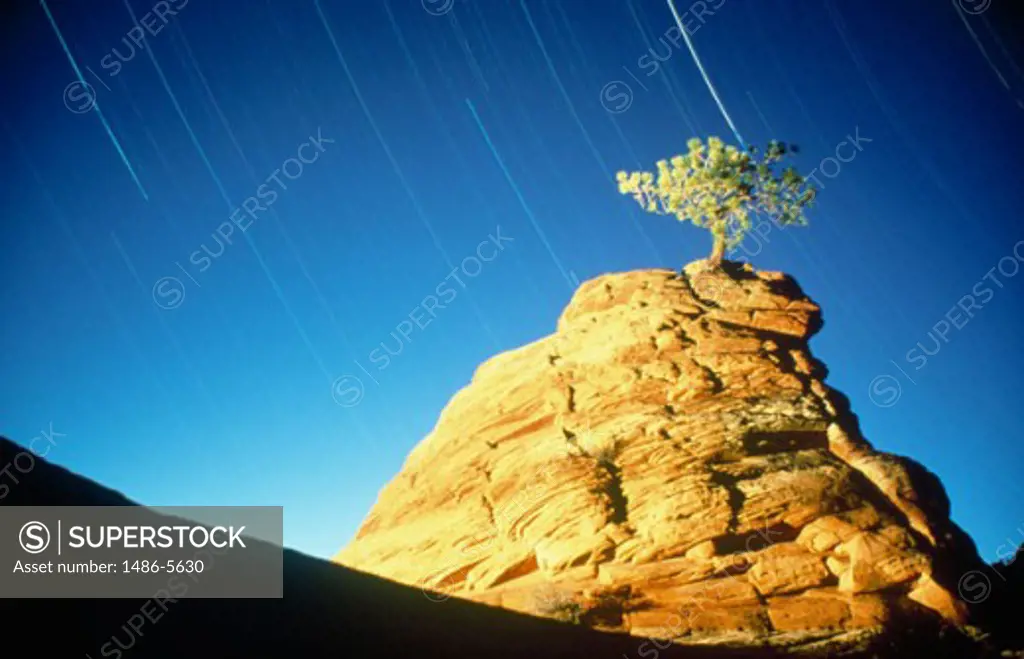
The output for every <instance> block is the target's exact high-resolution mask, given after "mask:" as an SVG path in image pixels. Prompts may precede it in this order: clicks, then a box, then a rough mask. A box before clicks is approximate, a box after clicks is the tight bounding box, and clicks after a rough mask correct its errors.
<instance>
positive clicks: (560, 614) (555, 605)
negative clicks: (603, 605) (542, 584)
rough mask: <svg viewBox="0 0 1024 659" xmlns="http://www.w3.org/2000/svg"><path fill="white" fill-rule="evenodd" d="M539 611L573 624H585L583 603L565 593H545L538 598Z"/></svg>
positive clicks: (546, 615) (549, 616)
mask: <svg viewBox="0 0 1024 659" xmlns="http://www.w3.org/2000/svg"><path fill="white" fill-rule="evenodd" d="M537 612H538V613H540V614H541V615H542V616H545V617H548V618H553V619H555V620H558V621H560V622H567V623H570V624H573V625H582V624H583V615H584V613H585V611H584V610H583V605H582V604H580V603H579V602H578V601H577V600H576V599H574V598H573V597H572V596H570V595H566V594H564V593H545V594H543V595H540V596H538V598H537Z"/></svg>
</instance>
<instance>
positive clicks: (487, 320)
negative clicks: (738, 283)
mask: <svg viewBox="0 0 1024 659" xmlns="http://www.w3.org/2000/svg"><path fill="white" fill-rule="evenodd" d="M1012 4H1014V3H1013V2H1012V0H953V1H947V0H940V1H935V0H906V1H904V2H876V1H864V0H861V1H858V2H841V1H840V0H807V1H806V2H800V3H796V2H787V1H785V0H772V1H768V0H765V1H758V2H753V1H751V0H707V1H706V2H696V3H693V4H690V3H688V2H687V0H677V2H676V5H677V8H678V10H679V13H680V18H681V20H682V22H683V23H684V28H685V29H686V30H687V33H688V36H689V37H690V38H691V40H692V42H693V45H694V47H695V49H696V51H697V53H698V54H699V56H700V60H701V61H702V63H703V65H704V67H705V70H706V72H707V74H708V77H709V78H710V80H711V81H712V82H713V84H714V87H715V89H716V90H717V92H718V94H719V96H720V100H721V103H722V108H724V109H725V110H726V112H727V114H728V116H729V118H731V120H732V121H733V122H734V124H735V127H736V129H737V131H738V132H739V133H741V134H742V138H743V139H744V140H745V141H747V142H749V143H751V144H761V145H763V144H764V143H766V142H767V141H768V140H770V139H780V140H784V141H786V142H794V143H796V144H798V145H799V146H800V147H801V150H800V154H799V155H798V156H797V158H796V160H795V164H796V165H797V166H798V167H799V168H800V169H801V170H803V171H805V172H814V173H815V175H816V176H817V180H818V182H820V184H821V185H820V187H821V192H820V195H819V203H818V205H817V206H816V207H815V208H814V209H813V210H811V211H810V212H809V218H810V226H809V227H807V228H794V229H787V230H785V231H781V230H778V229H775V230H773V231H772V232H771V233H770V234H767V235H766V236H760V237H759V236H753V237H751V238H749V239H748V241H747V242H746V243H744V247H743V248H742V250H741V252H739V253H736V254H734V255H733V256H734V258H737V257H743V258H745V259H746V260H749V261H751V262H752V263H754V264H755V265H756V266H757V267H759V268H762V269H778V270H784V271H786V272H788V273H790V274H792V275H793V276H794V277H796V278H797V280H798V281H799V282H800V283H801V285H802V286H803V288H804V290H805V291H806V292H807V293H808V294H809V295H810V296H811V297H813V298H814V299H815V300H816V301H817V302H818V303H820V304H821V305H822V307H823V309H824V315H825V326H824V329H823V330H822V331H821V333H820V334H819V335H818V336H817V337H815V338H814V339H813V341H812V349H813V351H814V353H815V355H816V356H817V357H818V358H819V359H821V360H822V361H824V362H825V363H826V364H827V365H828V366H829V370H830V374H829V377H828V383H829V384H830V385H831V386H833V387H835V388H837V389H839V390H840V391H843V392H844V393H846V394H847V395H848V396H849V397H850V399H851V401H852V405H853V409H854V411H855V412H856V413H857V414H858V415H859V417H860V421H861V425H862V429H863V431H864V434H865V436H866V437H867V438H868V439H869V440H870V441H872V442H873V443H874V444H875V446H876V447H878V448H879V449H881V450H884V451H890V452H894V453H899V454H905V455H909V456H912V457H913V458H915V459H916V460H918V461H920V462H922V463H923V464H924V465H926V466H927V467H928V468H929V469H931V470H932V471H934V472H936V473H937V474H938V475H939V476H940V477H941V479H942V481H943V482H944V484H945V486H946V488H947V490H948V493H949V496H950V499H951V500H952V502H953V517H954V519H955V521H957V522H958V523H959V524H961V525H962V526H963V527H964V528H965V529H966V530H967V531H968V532H969V533H970V534H971V535H972V536H973V537H974V538H975V540H976V542H977V544H978V549H979V551H980V553H981V554H982V555H983V556H984V557H985V558H987V559H994V558H997V557H1000V556H1007V555H1009V552H1010V547H1012V546H1015V545H1016V544H1019V543H1020V542H1022V541H1024V503H1022V502H1024V481H1022V478H1021V475H1022V473H1024V442H1022V437H1021V432H1020V429H1019V427H1020V426H1019V419H1020V408H1018V407H1017V405H1018V404H1019V400H1020V393H1019V392H1020V391H1021V389H1022V386H1024V375H1022V373H1024V351H1022V350H1021V349H1020V336H1019V334H1020V332H1019V327H1020V320H1021V318H1022V311H1024V302H1022V300H1024V296H1022V293H1024V274H1021V272H1020V270H1021V268H1022V267H1024V265H1022V261H1024V242H1021V241H1022V240H1024V229H1022V228H1021V222H1020V220H1019V216H1018V215H1017V213H1018V212H1019V210H1020V208H1021V202H1024V196H1022V192H1021V166H1020V164H1019V160H1018V159H1019V158H1020V154H1021V152H1022V147H1024V128H1022V126H1024V123H1022V119H1024V71H1022V65H1024V53H1022V52H1021V45H1020V44H1019V43H1018V42H1017V41H1015V40H1014V38H1013V36H1014V35H1017V36H1019V34H1021V33H1022V32H1024V31H1022V29H1021V27H1020V25H1019V24H1014V23H1013V21H1012V20H1011V19H1012V17H1011V16H1010V15H1009V14H1010V10H1009V7H1010V5H1012ZM4 11H5V12H6V14H5V16H4V19H3V21H2V23H3V27H2V28H0V29H2V37H3V38H2V40H0V44H2V45H0V48H2V49H3V58H2V60H0V62H2V63H0V89H2V90H3V95H4V99H5V102H4V103H3V105H2V106H0V204H2V205H0V208H2V217H3V223H2V229H0V240H2V244H3V246H4V248H5V258H4V264H3V268H4V272H3V275H4V276H3V284H2V286H0V309H2V310H3V313H4V322H3V323H2V328H0V342H2V343H0V355H2V363H0V368H2V373H3V378H2V380H0V432H3V433H4V434H5V435H7V436H10V437H11V438H13V439H15V440H16V441H19V442H22V443H27V442H29V441H30V440H31V439H32V438H34V437H37V436H41V434H42V433H43V432H44V431H45V432H46V433H47V434H48V435H49V436H50V437H52V438H53V443H52V444H49V443H47V444H46V445H47V446H50V447H51V448H50V449H49V452H48V454H47V456H46V457H47V458H48V459H50V460H53V461H55V462H57V463H58V464H61V465H64V466H67V467H69V468H71V469H73V470H76V471H79V472H81V473H83V474H85V475H88V476H89V477H91V478H94V479H96V480H98V481H100V482H102V483H104V484H106V485H109V486H111V487H115V488H117V489H120V490H121V491H123V492H124V493H125V494H127V495H128V496H130V497H132V498H134V499H136V500H139V501H142V502H145V503H148V504H154V505H200V504H209V505H244V504H251V505H284V506H285V520H286V522H285V523H286V529H285V531H286V532H285V539H286V542H287V543H288V544H289V545H291V546H293V547H296V548H298V549H300V550H303V551H307V552H310V553H313V554H316V555H320V556H329V555H331V554H333V553H334V552H335V551H336V550H337V549H338V548H340V547H341V546H342V545H343V544H344V543H345V542H346V541H347V540H348V539H349V537H351V535H352V533H353V532H354V531H355V529H356V527H357V525H358V523H359V521H360V520H361V519H362V517H363V515H364V514H365V513H366V512H367V511H368V510H369V508H370V506H371V504H372V503H373V501H374V499H375V497H376V495H377V493H378V491H379V490H380V488H381V487H382V486H383V485H384V484H385V483H386V482H387V480H388V479H390V478H391V477H392V476H393V475H394V474H395V473H397V471H398V470H399V468H400V466H401V463H402V460H403V459H404V457H405V455H406V454H407V453H408V452H409V450H410V449H411V448H412V446H414V445H415V444H416V443H417V442H418V441H419V440H420V439H421V438H422V437H423V436H424V435H425V434H426V433H428V432H429V431H430V429H431V428H432V426H433V424H434V422H435V421H436V419H437V416H438V414H439V412H440V411H441V409H442V408H443V406H444V405H445V403H446V402H447V400H448V399H449V398H450V397H451V396H452V395H453V394H454V393H455V392H456V391H457V390H458V389H460V388H461V387H463V386H465V385H466V384H467V383H468V381H469V379H470V377H471V376H472V373H473V370H474V369H475V367H476V366H477V365H478V364H479V363H480V362H482V361H483V360H485V359H486V358H487V357H489V356H491V355H493V354H495V353H497V352H501V351H504V350H508V349H511V348H514V347H517V346H519V345H522V344H524V343H526V342H529V341H532V340H535V339H537V338H540V337H542V336H544V335H546V334H548V333H550V332H552V331H553V330H554V327H555V322H556V320H557V317H558V315H559V313H560V312H561V310H562V309H563V308H564V306H565V305H566V304H567V302H568V300H569V298H570V296H571V293H572V290H573V289H574V288H575V286H576V282H578V281H584V280H586V279H589V278H592V277H595V276H598V275H600V274H602V273H607V272H615V271H624V270H630V269H637V268H651V267H668V268H679V267H680V266H682V265H684V264H685V263H688V262H690V261H692V260H694V259H697V258H702V257H704V256H706V255H707V253H708V251H709V248H710V239H709V237H708V235H707V234H706V233H705V232H702V231H699V230H698V229H695V228H693V227H692V226H684V225H681V224H679V223H678V222H676V221H675V220H673V219H670V218H665V217H657V216H654V215H647V214H644V213H641V212H640V209H639V208H638V207H637V205H636V204H635V202H634V201H633V200H632V199H630V198H628V197H625V196H622V195H620V194H619V193H618V191H617V189H616V186H615V183H614V175H615V173H616V172H617V171H618V170H623V169H625V170H635V169H651V168H652V167H653V164H654V162H655V161H656V160H658V159H661V158H665V157H670V156H672V155H675V154H676V153H679V152H681V151H685V149H686V146H685V145H686V141H687V140H688V139H689V138H691V137H695V136H696V137H707V136H709V135H717V136H720V137H722V138H723V139H726V140H728V141H730V142H733V143H735V142H736V137H735V136H734V134H733V132H732V130H731V129H730V127H729V125H728V123H727V121H726V115H725V114H723V112H722V108H720V107H719V106H718V104H716V102H715V99H714V98H713V97H712V95H711V93H710V90H709V88H708V86H707V84H706V83H705V80H704V79H703V78H702V76H701V73H700V71H699V70H698V67H697V65H696V63H695V60H694V58H693V57H692V55H691V53H690V52H689V50H688V49H687V47H686V44H685V43H684V40H683V39H681V38H680V32H679V30H678V28H676V27H674V26H675V22H674V19H673V16H672V14H671V12H670V10H669V7H668V5H667V4H666V3H665V2H663V1H662V0H622V1H618V0H616V1H613V0H597V1H594V0H591V1H584V0H487V1H484V0H436V1H430V0H423V1H422V2H420V0H379V1H374V2H348V1H343V0H249V1H247V2H232V1H228V0H220V1H218V2H211V1H209V0H206V1H204V0H167V1H166V2H156V3H150V2H148V0H147V1H146V2H144V1H143V0H127V2H126V0H92V1H90V2H72V1H70V0H68V1H63V2H62V1H59V0H51V1H50V2H48V3H47V4H45V5H44V4H42V3H35V2H28V1H22V2H13V3H8V4H7V7H6V9H5V10H4ZM428 298H431V300H428ZM425 304H426V306H428V307H429V312H425V311H424V310H423V309H424V305H425ZM1015 401H1018V402H1015ZM37 445H39V446H43V444H37Z"/></svg>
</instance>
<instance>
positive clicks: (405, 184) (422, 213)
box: [313, 0, 500, 347]
mask: <svg viewBox="0 0 1024 659" xmlns="http://www.w3.org/2000/svg"><path fill="white" fill-rule="evenodd" d="M313 4H314V5H315V6H316V11H317V14H318V15H319V16H320V22H321V23H323V26H324V29H325V30H326V31H327V36H328V38H329V39H330V41H331V45H332V46H334V53H335V54H336V55H337V56H338V61H339V62H340V63H341V68H342V70H343V71H344V72H345V77H346V78H347V79H348V82H349V85H350V86H351V87H352V91H353V93H354V94H355V97H356V100H357V101H358V102H359V107H360V108H362V111H363V115H364V116H365V117H366V120H367V121H368V122H369V124H370V127H371V128H372V129H373V133H374V135H375V136H376V137H377V141H378V142H379V143H380V145H381V147H382V148H383V149H384V153H385V155H387V158H388V160H389V161H390V162H391V167H392V169H394V171H395V174H396V175H397V176H398V180H399V182H400V183H401V184H402V188H403V189H404V190H405V193H406V195H408V197H409V200H410V201H411V202H412V205H413V208H415V209H416V214H417V215H418V216H419V218H420V221H421V222H422V223H423V226H425V227H426V228H427V232H428V233H429V234H430V237H431V239H432V240H433V242H434V247H435V248H436V249H437V251H438V252H439V253H440V254H441V256H442V257H443V258H444V262H445V264H446V265H447V266H448V267H449V268H451V269H452V270H454V269H455V264H454V263H453V262H452V260H451V258H450V257H449V256H448V252H446V251H445V249H444V247H443V246H442V245H441V240H440V239H439V238H438V235H437V232H436V231H435V230H434V227H433V225H432V224H431V222H430V219H429V218H428V216H427V212H426V210H424V208H423V206H422V205H421V204H420V201H419V197H417V196H416V193H415V192H414V191H413V189H412V185H411V184H410V183H409V180H408V179H407V178H406V176H405V173H404V172H403V171H402V168H401V166H400V165H399V164H398V159H397V158H395V155H394V153H393V152H392V151H391V147H390V146H388V143H387V140H385V139H384V134H383V133H382V132H381V130H380V127H379V126H378V125H377V120H376V119H374V117H373V113H372V112H371V111H370V107H369V106H368V105H367V104H366V100H365V99H364V98H363V94H362V92H361V91H360V89H359V85H358V84H357V83H356V79H355V76H353V75H352V71H351V70H350V69H349V66H348V62H347V61H346V60H345V56H344V55H342V53H341V47H340V46H338V40H337V39H336V38H335V36H334V31H333V30H332V29H331V26H330V24H329V23H328V22H327V16H325V15H324V12H323V9H322V8H321V7H320V1H319V0H313ZM466 295H467V297H468V298H469V302H470V305H471V306H472V307H473V312H474V313H475V314H476V316H477V319H478V320H479V321H480V326H481V327H482V328H483V329H484V331H485V332H486V333H487V335H488V336H489V337H490V339H491V343H492V344H493V345H494V347H498V346H499V345H500V342H499V341H498V337H497V335H495V334H494V331H493V330H492V329H491V327H490V324H488V323H487V321H486V319H485V318H484V316H483V312H481V311H480V307H479V306H478V305H477V303H476V301H474V300H473V297H472V295H471V294H470V292H469V291H468V290H467V291H466Z"/></svg>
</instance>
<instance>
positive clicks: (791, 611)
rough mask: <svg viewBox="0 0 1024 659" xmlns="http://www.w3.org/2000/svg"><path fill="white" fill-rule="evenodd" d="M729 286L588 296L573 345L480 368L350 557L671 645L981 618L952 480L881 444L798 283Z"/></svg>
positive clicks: (381, 501)
mask: <svg viewBox="0 0 1024 659" xmlns="http://www.w3.org/2000/svg"><path fill="white" fill-rule="evenodd" d="M726 270H727V272H724V271H722V270H709V269H708V268H707V267H706V264H703V263H697V264H691V265H690V266H687V268H685V269H684V271H683V273H678V272H671V271H668V270H646V271H637V272H626V273H620V274H613V275H606V276H603V277H599V278H597V279H595V280H592V281H589V282H586V283H584V284H583V285H581V286H580V288H579V290H578V291H576V294H575V295H574V296H573V299H572V301H571V302H570V304H569V306H568V307H567V308H566V310H565V311H564V313H563V314H562V316H561V318H559V319H558V322H557V331H556V332H555V333H554V334H552V335H550V336H548V337H545V338H542V339H540V340H538V341H536V342H534V343H532V344H529V345H527V346H524V347H521V348H518V349H515V350H511V351H509V352H506V353H503V354H501V355H498V356H496V357H493V358H492V359H490V360H488V361H487V362H485V363H484V364H482V365H481V366H480V367H479V368H478V369H477V371H476V373H475V374H474V376H473V379H472V382H471V383H470V384H469V385H468V386H466V387H465V388H464V389H462V390H461V391H459V392H458V393H457V394H456V395H455V396H454V397H453V398H452V399H451V401H450V402H449V403H448V405H447V406H446V407H445V409H444V410H443V411H442V413H441V415H440V418H439V420H438V423H437V425H436V427H435V428H434V430H433V431H432V432H431V433H430V434H429V435H428V436H427V437H426V438H424V439H423V441H421V442H420V443H419V444H418V445H417V446H416V447H415V449H414V450H413V451H412V453H411V454H410V455H409V457H408V459H407V460H406V462H405V464H404V465H403V467H402V470H401V472H400V473H399V474H398V475H397V476H396V477H395V479H394V480H392V481H391V482H390V483H389V484H388V485H387V486H386V487H385V488H384V489H383V491H382V492H381V494H380V496H379V498H378V501H377V503H376V504H375V505H374V507H373V509H372V510H371V511H370V514H369V515H368V516H367V518H366V521H365V522H364V523H363V525H362V527H361V528H360V530H359V532H358V533H357V535H356V538H355V539H354V540H353V541H352V543H350V544H349V546H347V547H345V548H344V549H343V550H342V551H341V552H340V553H339V554H338V556H337V557H336V560H337V561H339V562H341V563H344V564H346V565H348V566H351V567H354V568H357V569H362V570H366V571H369V572H373V573H375V574H379V575H382V576H385V577H387V578H390V579H395V580H397V581H402V582H405V583H409V584H414V585H418V586H423V587H429V588H433V589H435V590H440V591H443V592H445V593H446V594H451V595H455V596H459V597H466V598H471V599H475V600H478V601H481V602H487V603H489V604H493V605H500V606H504V607H506V608H511V609H515V610H518V611H524V612H528V613H532V614H534V615H547V616H551V617H558V616H559V615H562V614H559V613H558V612H557V611H553V609H552V606H551V601H556V603H558V602H561V604H559V606H562V608H566V607H569V608H571V609H572V610H573V611H574V613H573V615H576V614H578V615H579V617H580V620H582V621H585V622H586V624H593V625H596V626H600V627H601V628H603V629H618V630H620V631H626V632H629V633H631V634H636V635H651V636H654V637H657V638H674V639H686V638H690V639H693V638H696V637H698V636H699V637H701V638H702V639H704V640H703V641H702V642H715V641H716V639H717V640H718V641H721V642H725V641H727V640H729V639H733V640H735V638H736V634H737V633H742V634H744V635H746V636H744V638H748V639H749V638H754V639H755V640H757V639H760V640H770V639H771V637H772V636H773V635H775V634H782V633H787V634H791V633H803V632H807V633H808V634H812V635H814V637H815V638H820V637H821V636H822V634H825V635H828V634H829V633H833V632H834V633H836V634H838V633H841V632H848V631H852V630H864V629H874V628H876V627H878V626H879V625H881V624H883V623H884V622H885V621H886V620H888V619H889V617H890V614H891V612H892V611H893V610H895V608H897V607H898V608H900V609H901V610H902V609H903V608H905V607H906V605H908V604H912V606H923V607H926V608H927V609H930V610H932V611H933V612H935V613H936V614H938V615H939V616H942V617H944V618H946V619H947V620H949V621H950V622H955V623H959V622H962V621H963V619H964V616H963V609H962V607H961V606H958V604H959V602H958V601H957V598H956V596H955V593H952V592H950V590H949V589H948V587H944V586H942V585H940V584H948V583H954V584H955V582H956V578H955V576H956V575H942V578H939V575H936V574H935V570H936V569H938V567H937V566H939V565H941V566H947V567H944V568H943V569H947V570H948V569H953V568H951V567H948V566H954V565H956V563H957V560H960V558H958V557H957V556H954V555H952V554H951V553H949V552H950V551H952V550H950V549H949V548H947V547H946V545H941V544H938V543H937V542H936V538H948V537H951V535H953V536H955V535H956V534H957V533H962V532H960V531H959V530H958V529H957V528H956V527H955V526H954V525H953V524H952V522H951V521H950V520H949V511H948V501H946V500H945V495H944V493H942V492H941V486H939V485H936V483H935V482H931V481H928V482H924V481H923V480H922V476H921V472H922V470H921V469H920V468H919V467H914V465H912V464H911V463H909V462H907V461H905V460H903V459H901V458H898V457H896V456H891V455H888V454H884V453H880V452H877V451H875V450H874V449H873V448H872V447H871V445H870V444H869V443H868V442H867V441H866V440H865V439H864V438H863V437H862V436H860V434H859V431H858V430H857V424H856V418H855V417H854V416H853V415H852V413H850V412H849V411H847V410H846V407H845V403H843V402H842V400H843V399H842V398H841V397H839V396H837V395H835V394H834V393H833V392H832V391H831V390H830V389H829V388H828V386H827V385H825V384H824V382H823V381H822V380H821V379H820V378H822V377H824V373H825V369H824V367H823V365H821V364H819V363H818V362H816V361H815V360H814V358H813V356H812V355H811V353H810V351H809V348H808V345H807V340H808V338H809V337H810V336H812V335H813V334H814V333H815V332H816V331H818V329H820V327H821V317H820V311H819V309H818V307H817V306H816V305H815V304H814V302H812V301H811V300H810V299H808V298H807V297H806V296H804V294H803V293H802V292H801V291H800V288H799V287H798V286H797V284H796V283H795V282H794V281H793V280H792V279H791V278H789V277H788V276H786V275H784V274H781V273H766V272H755V271H754V270H753V269H752V268H750V267H749V266H743V267H738V266H735V264H728V265H727V267H726ZM925 480H927V479H925ZM950 576H952V577H953V578H952V579H950V578H949V577H950ZM549 591H550V592H554V593H556V595H557V596H556V597H554V599H552V597H548V596H546V595H544V593H548V592H549ZM874 593H883V594H884V596H883V595H876V594H874ZM903 593H909V594H903ZM566 600H568V601H569V602H570V604H566V603H565V601H566ZM545 603H546V604H545ZM563 605H564V606H563ZM555 608H556V609H557V608H558V607H555Z"/></svg>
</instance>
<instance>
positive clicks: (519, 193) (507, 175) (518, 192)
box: [466, 98, 576, 290]
mask: <svg viewBox="0 0 1024 659" xmlns="http://www.w3.org/2000/svg"><path fill="white" fill-rule="evenodd" d="M466 105H468V106H469V111H470V112H472V113H473V119H474V120H475V121H476V125H477V127H478V128H480V132H481V133H483V136H484V141H486V142H487V146H488V147H489V148H490V150H491V154H493V155H494V159H495V160H496V161H497V162H498V166H499V167H500V168H501V171H502V172H503V173H504V174H505V179H506V180H507V181H508V184H509V185H510V186H512V191H513V192H515V194H516V198H517V199H518V200H519V204H520V205H521V206H522V207H523V210H524V211H525V212H526V216H527V217H528V218H529V219H530V224H532V225H533V230H534V231H536V232H537V236H538V237H539V238H540V241H541V242H542V243H544V247H545V248H546V249H547V250H548V254H550V255H551V259H552V260H553V261H554V262H555V265H556V266H558V271H559V272H561V273H562V276H563V277H565V281H567V282H568V283H569V290H575V288H576V286H575V285H574V284H573V280H572V278H571V277H569V272H568V271H567V270H566V269H565V266H563V265H562V260H561V259H559V258H558V255H557V254H555V250H554V249H553V248H552V247H551V243H550V242H548V239H547V236H545V235H544V230H543V229H541V228H540V224H539V223H538V222H537V216H535V215H534V214H533V211H532V210H531V209H530V205H529V204H527V203H526V199H525V198H524V197H523V193H522V191H521V190H520V189H519V186H518V185H517V184H516V180H515V179H514V178H512V174H511V173H510V172H509V171H508V167H506V166H505V162H504V161H503V160H502V159H501V156H500V155H498V150H497V149H496V148H494V143H493V142H491V136H490V135H488V134H487V129H486V128H485V127H484V124H483V122H482V121H480V115H478V114H477V113H476V108H475V107H473V101H471V100H469V99H468V98H467V99H466Z"/></svg>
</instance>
